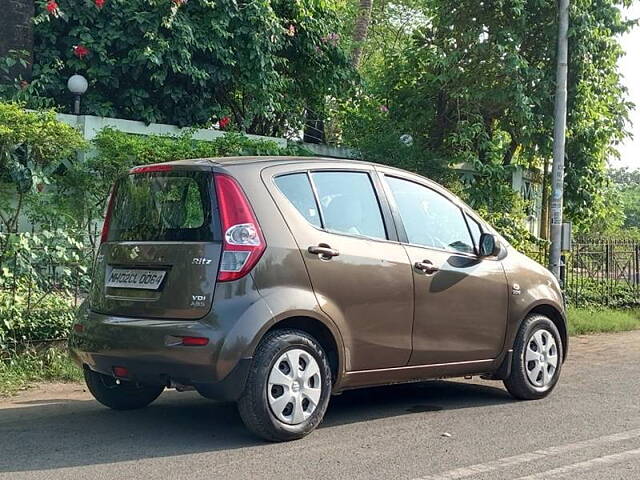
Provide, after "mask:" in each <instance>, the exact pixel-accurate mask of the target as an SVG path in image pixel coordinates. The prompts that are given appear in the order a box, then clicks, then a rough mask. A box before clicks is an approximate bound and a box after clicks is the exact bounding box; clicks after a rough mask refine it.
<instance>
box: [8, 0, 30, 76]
mask: <svg viewBox="0 0 640 480" xmlns="http://www.w3.org/2000/svg"><path fill="white" fill-rule="evenodd" d="M3 10H4V11H3V12H2V15H0V32H2V35H0V58H2V57H11V56H12V55H13V54H14V53H15V52H26V56H27V60H28V61H27V62H26V63H25V64H24V65H23V64H21V63H19V62H16V63H15V64H13V66H12V68H11V69H10V70H9V72H8V73H9V75H7V77H8V78H3V77H4V76H5V75H2V76H0V83H5V82H7V81H9V82H11V81H12V79H13V78H14V77H22V78H24V79H25V80H29V79H30V75H31V50H32V48H33V30H32V19H33V15H34V3H33V0H7V2H6V5H5V7H4V8H3ZM11 83H12V82H11Z"/></svg>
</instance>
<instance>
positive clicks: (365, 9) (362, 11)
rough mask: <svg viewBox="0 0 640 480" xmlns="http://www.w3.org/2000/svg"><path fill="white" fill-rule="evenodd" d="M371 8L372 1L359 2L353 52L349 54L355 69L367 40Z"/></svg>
mask: <svg viewBox="0 0 640 480" xmlns="http://www.w3.org/2000/svg"><path fill="white" fill-rule="evenodd" d="M372 8H373V0H360V6H359V8H358V18H357V19H356V24H355V28H354V29H353V51H352V52H351V64H352V65H353V66H354V67H356V68H357V67H358V65H359V64H360V57H361V56H362V46H363V44H364V42H365V41H366V40H367V31H368V30H369V22H370V21H371V10H372Z"/></svg>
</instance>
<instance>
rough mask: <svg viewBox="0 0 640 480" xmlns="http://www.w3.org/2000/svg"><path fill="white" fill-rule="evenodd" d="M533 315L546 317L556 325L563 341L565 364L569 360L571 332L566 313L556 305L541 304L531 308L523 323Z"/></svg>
mask: <svg viewBox="0 0 640 480" xmlns="http://www.w3.org/2000/svg"><path fill="white" fill-rule="evenodd" d="M532 314H539V315H544V316H545V317H547V318H549V320H551V321H552V322H553V323H554V325H555V326H556V328H557V329H558V332H560V339H561V340H562V361H563V362H564V360H565V359H566V358H567V351H568V350H569V332H568V329H567V319H566V317H565V315H564V313H562V311H561V310H559V309H558V308H557V307H555V306H554V305H551V304H548V303H541V304H538V305H536V306H534V307H533V308H531V309H530V310H529V311H528V312H527V314H526V315H525V316H524V318H523V319H522V321H524V319H525V318H527V317H528V316H529V315H532ZM521 323H522V322H521Z"/></svg>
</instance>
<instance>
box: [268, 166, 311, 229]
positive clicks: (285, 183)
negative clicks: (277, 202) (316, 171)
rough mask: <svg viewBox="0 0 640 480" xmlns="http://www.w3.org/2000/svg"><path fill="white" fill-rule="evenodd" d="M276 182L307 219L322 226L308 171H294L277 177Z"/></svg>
mask: <svg viewBox="0 0 640 480" xmlns="http://www.w3.org/2000/svg"><path fill="white" fill-rule="evenodd" d="M276 184H277V185H278V188H279V189H280V191H281V192H282V193H284V195H285V196H286V197H287V198H288V199H289V201H290V202H291V203H292V204H293V206H294V207H296V209H297V210H298V211H299V212H300V213H301V214H302V216H303V217H304V218H306V219H307V221H308V222H309V223H310V224H312V225H315V226H316V227H318V228H319V227H320V226H321V225H320V216H319V215H318V206H317V205H316V199H315V197H314V195H313V190H311V184H310V183H309V177H307V174H306V173H293V174H290V175H283V176H281V177H277V178H276Z"/></svg>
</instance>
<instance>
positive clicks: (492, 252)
mask: <svg viewBox="0 0 640 480" xmlns="http://www.w3.org/2000/svg"><path fill="white" fill-rule="evenodd" d="M479 250H480V251H479V252H478V253H479V254H480V256H481V257H497V256H498V255H499V254H500V240H498V236H497V235H494V234H492V233H483V234H482V235H480V248H479Z"/></svg>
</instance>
